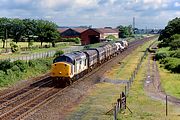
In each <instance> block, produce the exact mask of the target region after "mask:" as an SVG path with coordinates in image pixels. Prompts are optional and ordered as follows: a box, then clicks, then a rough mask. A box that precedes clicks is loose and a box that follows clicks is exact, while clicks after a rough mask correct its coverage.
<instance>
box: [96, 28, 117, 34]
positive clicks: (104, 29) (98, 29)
mask: <svg viewBox="0 0 180 120" xmlns="http://www.w3.org/2000/svg"><path fill="white" fill-rule="evenodd" d="M94 30H96V31H97V32H99V33H101V34H104V33H119V31H117V30H115V29H112V28H95V29H94Z"/></svg>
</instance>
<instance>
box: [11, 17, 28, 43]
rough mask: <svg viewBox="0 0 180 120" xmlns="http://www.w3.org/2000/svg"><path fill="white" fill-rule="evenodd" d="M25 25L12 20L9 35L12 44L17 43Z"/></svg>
mask: <svg viewBox="0 0 180 120" xmlns="http://www.w3.org/2000/svg"><path fill="white" fill-rule="evenodd" d="M25 27H26V26H25V25H24V23H23V21H22V20H20V19H12V29H11V35H12V38H13V40H14V42H16V43H17V42H19V41H20V39H21V38H22V37H23V35H24V34H25Z"/></svg>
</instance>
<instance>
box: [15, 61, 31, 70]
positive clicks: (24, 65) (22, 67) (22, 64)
mask: <svg viewBox="0 0 180 120" xmlns="http://www.w3.org/2000/svg"><path fill="white" fill-rule="evenodd" d="M14 65H16V66H18V67H19V69H20V70H21V71H22V72H25V70H26V69H27V67H28V66H27V63H26V62H24V61H22V60H17V61H15V62H14Z"/></svg>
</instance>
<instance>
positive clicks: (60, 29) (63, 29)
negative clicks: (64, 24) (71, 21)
mask: <svg viewBox="0 0 180 120" xmlns="http://www.w3.org/2000/svg"><path fill="white" fill-rule="evenodd" d="M68 29H69V28H58V31H59V32H60V33H63V32H64V31H66V30H68Z"/></svg>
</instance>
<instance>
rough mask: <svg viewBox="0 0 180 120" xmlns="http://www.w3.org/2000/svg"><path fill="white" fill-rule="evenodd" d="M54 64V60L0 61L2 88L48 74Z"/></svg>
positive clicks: (0, 84) (0, 82)
mask: <svg viewBox="0 0 180 120" xmlns="http://www.w3.org/2000/svg"><path fill="white" fill-rule="evenodd" d="M51 64H52V59H37V60H30V61H29V62H25V61H21V60H18V61H15V62H10V61H8V60H6V61H0V86H1V87H4V86H7V85H11V84H13V83H15V82H16V81H19V80H22V79H27V78H29V77H35V76H37V75H39V74H42V73H46V72H47V71H48V70H49V69H50V66H51Z"/></svg>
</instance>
